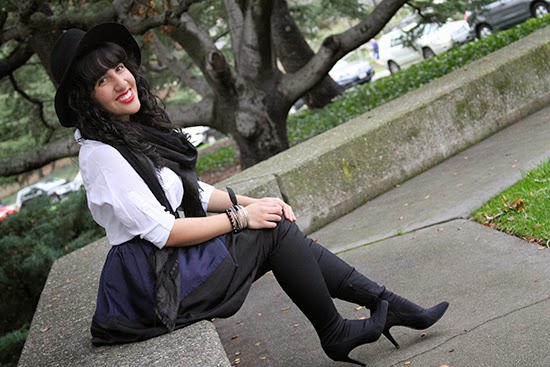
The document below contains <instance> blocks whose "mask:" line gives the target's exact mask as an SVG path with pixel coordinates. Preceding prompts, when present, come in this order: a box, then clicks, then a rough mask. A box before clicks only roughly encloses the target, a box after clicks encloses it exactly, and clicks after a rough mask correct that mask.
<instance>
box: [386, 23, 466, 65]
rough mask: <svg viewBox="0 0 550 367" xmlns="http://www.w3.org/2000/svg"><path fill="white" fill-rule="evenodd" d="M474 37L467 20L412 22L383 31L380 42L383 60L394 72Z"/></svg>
mask: <svg viewBox="0 0 550 367" xmlns="http://www.w3.org/2000/svg"><path fill="white" fill-rule="evenodd" d="M472 39H473V36H472V35H471V33H470V27H469V26H468V23H467V22H466V21H464V20H457V21H449V22H446V23H444V24H442V25H439V24H436V23H427V24H418V23H416V22H413V23H410V24H408V25H407V26H405V27H403V28H396V29H394V30H392V31H391V32H389V33H387V34H385V35H383V36H382V37H381V38H380V41H379V42H378V45H379V47H380V60H381V61H382V62H383V63H385V64H386V65H387V66H388V69H389V71H390V72H391V73H395V72H396V71H398V70H400V69H405V68H408V67H409V66H411V65H413V64H416V63H417V62H420V61H422V60H425V59H429V58H431V57H434V56H435V55H440V54H442V53H443V52H445V51H448V50H449V49H451V48H453V47H455V46H456V45H459V44H462V43H465V42H468V41H470V40H472Z"/></svg>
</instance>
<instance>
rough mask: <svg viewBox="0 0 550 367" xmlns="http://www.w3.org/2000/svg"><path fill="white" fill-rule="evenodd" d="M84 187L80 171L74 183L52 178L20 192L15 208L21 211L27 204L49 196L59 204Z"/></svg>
mask: <svg viewBox="0 0 550 367" xmlns="http://www.w3.org/2000/svg"><path fill="white" fill-rule="evenodd" d="M82 186H83V182H82V175H81V174H80V171H78V173H77V175H76V177H75V178H74V179H73V180H72V181H67V180H65V179H64V178H59V177H54V176H50V177H48V178H45V179H43V180H41V181H39V182H37V183H35V184H32V185H29V186H27V187H24V188H22V189H21V190H19V192H17V197H16V199H15V207H16V208H17V209H18V210H19V209H21V207H23V206H24V205H25V203H26V202H28V201H30V200H32V199H36V198H38V197H40V196H49V197H50V198H51V201H52V202H57V201H59V200H61V199H63V198H64V197H65V196H67V195H68V194H70V193H71V192H73V191H78V190H80V188H82Z"/></svg>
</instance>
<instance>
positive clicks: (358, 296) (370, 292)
mask: <svg viewBox="0 0 550 367" xmlns="http://www.w3.org/2000/svg"><path fill="white" fill-rule="evenodd" d="M310 248H311V250H312V252H313V253H314V256H315V258H316V259H317V261H318V263H319V267H320V268H321V272H322V273H323V276H324V277H325V280H326V282H327V287H328V289H329V291H330V293H331V295H332V297H334V298H339V299H342V300H344V301H348V302H353V303H357V304H359V305H362V306H365V307H366V308H368V309H369V310H370V311H371V313H372V312H374V311H376V308H377V304H378V302H379V300H386V301H388V304H389V307H388V316H387V318H386V324H385V326H384V331H383V334H384V336H385V337H387V338H388V340H389V341H390V342H392V344H393V345H394V346H395V347H396V348H399V344H398V343H397V342H396V341H395V339H394V338H393V336H392V335H391V333H390V329H391V328H392V327H393V326H405V327H409V328H412V329H416V330H424V329H427V328H429V327H430V326H432V325H433V324H435V323H436V322H437V321H438V320H439V319H440V318H441V317H442V316H443V314H444V313H445V312H446V311H447V308H448V306H449V303H448V302H441V303H439V304H438V305H435V306H433V307H431V308H428V309H426V308H423V307H421V306H419V305H417V304H415V303H414V302H411V301H409V300H408V299H405V298H403V297H400V296H398V295H397V294H395V293H392V292H390V291H389V290H387V289H386V288H385V287H384V286H381V285H379V284H377V283H375V282H373V281H372V280H370V279H369V278H367V277H366V276H364V275H363V274H361V273H360V272H358V271H357V270H355V269H354V268H353V267H351V266H350V265H349V264H348V263H346V262H345V261H343V260H342V259H340V258H339V257H338V256H336V255H334V254H333V253H332V252H330V251H329V250H327V249H325V248H324V247H322V246H320V245H319V244H317V243H314V242H311V243H310Z"/></svg>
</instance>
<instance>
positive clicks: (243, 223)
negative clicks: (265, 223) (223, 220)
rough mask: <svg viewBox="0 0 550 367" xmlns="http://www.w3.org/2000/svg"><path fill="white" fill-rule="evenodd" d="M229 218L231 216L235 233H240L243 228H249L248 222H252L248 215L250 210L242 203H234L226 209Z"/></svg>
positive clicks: (230, 220)
mask: <svg viewBox="0 0 550 367" xmlns="http://www.w3.org/2000/svg"><path fill="white" fill-rule="evenodd" d="M225 214H226V215H227V218H229V223H231V228H232V230H233V233H239V232H241V231H242V230H243V229H245V228H248V223H249V222H250V217H249V216H248V211H247V210H246V208H245V207H244V206H242V205H233V206H231V207H229V208H228V209H226V210H225Z"/></svg>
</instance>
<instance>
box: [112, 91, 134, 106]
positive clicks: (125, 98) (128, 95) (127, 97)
mask: <svg viewBox="0 0 550 367" xmlns="http://www.w3.org/2000/svg"><path fill="white" fill-rule="evenodd" d="M133 99H134V93H133V92H132V89H128V90H127V91H126V92H124V94H121V95H120V96H118V97H117V99H116V100H117V101H119V102H122V103H130V102H132V100H133Z"/></svg>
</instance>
